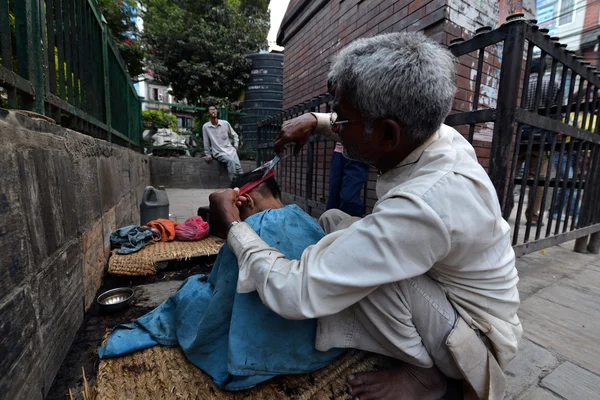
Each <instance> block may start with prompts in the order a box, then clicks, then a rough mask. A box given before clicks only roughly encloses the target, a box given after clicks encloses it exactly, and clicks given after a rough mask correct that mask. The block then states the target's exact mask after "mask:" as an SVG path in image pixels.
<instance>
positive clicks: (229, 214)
mask: <svg viewBox="0 0 600 400" xmlns="http://www.w3.org/2000/svg"><path fill="white" fill-rule="evenodd" d="M208 201H209V202H210V214H211V217H210V218H211V221H212V220H213V218H214V220H216V221H220V223H221V224H222V228H226V227H228V226H229V225H230V224H231V223H232V222H233V221H239V220H240V211H239V210H238V208H237V203H238V202H239V201H240V190H239V189H237V188H236V189H225V190H220V191H218V192H214V193H212V194H211V195H210V196H209V197H208ZM225 230H226V229H225Z"/></svg>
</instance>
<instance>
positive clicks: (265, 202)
mask: <svg viewBox="0 0 600 400" xmlns="http://www.w3.org/2000/svg"><path fill="white" fill-rule="evenodd" d="M246 197H247V199H248V201H247V202H245V203H243V204H242V205H241V206H240V207H239V209H240V218H241V219H242V221H244V220H246V218H248V217H250V216H252V215H254V214H257V213H259V212H261V211H265V210H268V209H272V208H282V207H283V203H282V202H281V200H280V199H277V198H275V197H274V196H273V194H271V192H270V191H269V189H268V188H267V185H266V184H265V183H263V184H261V185H259V186H258V187H256V188H255V189H254V190H251V191H250V192H249V193H247V194H246Z"/></svg>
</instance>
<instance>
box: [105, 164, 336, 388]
mask: <svg viewBox="0 0 600 400" xmlns="http://www.w3.org/2000/svg"><path fill="white" fill-rule="evenodd" d="M261 175H262V172H258V173H254V174H253V173H247V174H243V175H241V176H238V177H237V178H236V179H235V180H234V181H233V182H232V187H242V186H243V185H244V184H246V183H248V182H252V181H255V180H257V179H260V178H261ZM248 198H249V201H248V202H247V204H244V206H242V208H241V209H240V214H241V218H242V219H243V220H244V221H245V222H247V223H248V224H250V226H252V228H253V229H254V230H255V231H256V232H257V233H258V235H259V236H260V237H261V238H262V239H263V240H264V241H265V242H266V243H268V244H269V245H270V246H272V247H274V248H276V249H278V250H279V251H281V252H282V253H283V254H285V256H286V257H287V258H289V259H299V258H300V256H301V255H302V252H303V251H304V249H306V248H307V247H308V246H310V245H313V244H315V243H316V242H318V241H319V240H320V239H321V238H322V237H323V236H324V235H325V234H324V232H323V230H322V229H321V228H320V227H319V225H318V224H317V223H316V222H315V221H314V220H313V219H312V218H311V217H310V216H309V215H308V214H306V213H305V212H304V211H302V210H301V209H300V208H299V207H298V206H296V205H288V206H285V207H284V206H283V204H282V202H281V199H280V198H281V192H280V189H279V186H278V184H277V182H276V181H275V179H274V178H269V179H268V180H267V181H265V182H264V183H262V184H261V185H259V186H258V187H257V188H255V189H254V190H252V191H251V192H250V193H249V194H248ZM237 281H238V263H237V259H236V257H235V255H234V254H233V253H232V252H231V250H230V249H229V248H228V247H227V245H225V246H223V248H222V249H221V251H220V252H219V255H218V256H217V259H216V262H215V265H214V267H213V270H212V272H211V273H210V276H209V277H208V280H206V276H204V275H195V276H192V277H190V278H188V279H187V280H186V281H185V282H184V283H183V285H182V286H181V288H180V289H179V290H178V291H177V293H175V294H173V295H172V296H171V297H170V298H169V299H168V300H167V301H165V302H164V303H163V304H161V305H160V306H159V307H157V308H156V309H155V310H153V311H151V312H150V313H148V314H146V315H145V316H143V317H141V318H139V319H138V320H137V321H135V322H134V323H131V324H126V325H120V326H117V327H116V328H115V329H114V330H113V332H112V333H111V334H110V336H109V337H108V341H107V344H106V346H104V347H101V348H100V349H99V350H98V354H99V356H100V358H110V357H115V356H120V355H124V354H128V353H131V352H134V351H137V350H142V349H145V348H148V347H152V346H156V345H158V344H160V345H163V346H169V347H173V346H181V348H182V350H183V352H184V353H185V355H186V357H187V358H188V359H189V360H190V361H191V362H192V363H193V364H194V365H196V366H197V367H199V368H200V369H202V370H203V371H204V372H206V373H208V374H209V375H210V376H211V377H212V378H213V379H214V381H215V383H216V384H217V385H218V386H219V387H222V388H224V389H227V390H240V389H246V388H250V387H253V386H255V385H257V384H258V383H261V382H264V381H266V380H268V379H270V378H272V377H274V376H276V375H283V374H299V373H305V372H310V371H314V370H316V369H319V368H321V367H323V366H325V365H327V364H328V363H330V362H331V361H332V360H333V359H335V358H336V357H337V356H339V355H340V354H342V352H343V350H338V349H332V350H330V351H327V352H321V351H318V350H316V349H315V336H316V329H317V321H316V320H301V321H292V320H286V319H284V318H282V317H280V316H279V315H277V314H275V313H274V312H273V311H271V310H269V309H268V308H267V307H266V306H265V305H263V303H262V301H261V299H260V297H259V295H258V292H252V293H247V294H239V293H237V292H236V287H237Z"/></svg>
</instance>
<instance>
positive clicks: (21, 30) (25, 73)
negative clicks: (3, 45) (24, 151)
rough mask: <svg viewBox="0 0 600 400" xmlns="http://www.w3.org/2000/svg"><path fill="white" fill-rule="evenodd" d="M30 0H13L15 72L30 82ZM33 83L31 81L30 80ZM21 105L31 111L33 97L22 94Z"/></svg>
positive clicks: (31, 75) (31, 59)
mask: <svg viewBox="0 0 600 400" xmlns="http://www.w3.org/2000/svg"><path fill="white" fill-rule="evenodd" d="M31 3H32V2H31V0H25V1H15V2H14V10H15V14H14V16H15V44H16V53H17V54H16V55H17V74H18V75H19V76H21V77H22V78H24V79H27V80H29V81H30V82H31V79H32V77H33V71H32V68H31V67H32V63H33V59H34V55H33V54H32V51H33V43H31V39H32V35H31V28H32V21H31V19H32V11H31ZM32 83H33V82H32ZM21 106H22V107H23V108H24V109H26V110H30V111H33V109H34V108H35V105H34V102H33V99H31V98H30V97H29V96H22V98H21Z"/></svg>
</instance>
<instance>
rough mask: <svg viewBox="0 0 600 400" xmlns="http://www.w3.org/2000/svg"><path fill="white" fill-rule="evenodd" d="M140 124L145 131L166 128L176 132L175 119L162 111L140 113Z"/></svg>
mask: <svg viewBox="0 0 600 400" xmlns="http://www.w3.org/2000/svg"><path fill="white" fill-rule="evenodd" d="M142 123H143V125H144V128H146V129H161V128H168V129H171V130H174V131H177V117H176V116H174V115H173V114H170V113H168V112H166V111H164V110H144V111H142Z"/></svg>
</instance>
